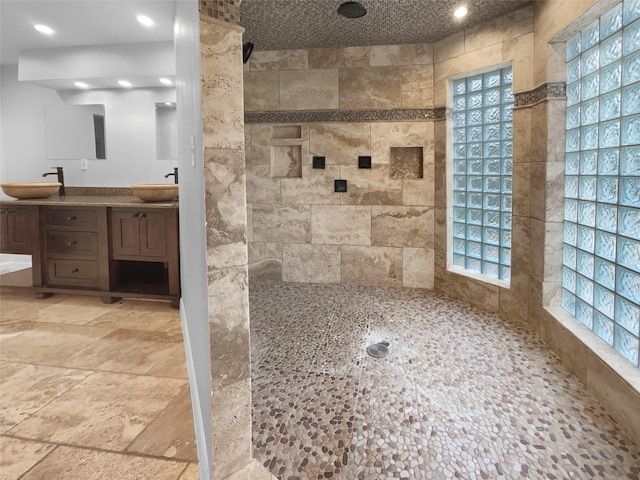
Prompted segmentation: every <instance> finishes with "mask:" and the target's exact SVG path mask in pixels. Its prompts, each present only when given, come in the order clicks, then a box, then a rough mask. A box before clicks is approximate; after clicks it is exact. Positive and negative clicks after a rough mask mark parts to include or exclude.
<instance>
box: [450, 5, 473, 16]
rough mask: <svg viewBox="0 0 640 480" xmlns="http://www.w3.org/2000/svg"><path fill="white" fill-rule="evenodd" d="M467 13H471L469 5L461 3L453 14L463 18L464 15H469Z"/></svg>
mask: <svg viewBox="0 0 640 480" xmlns="http://www.w3.org/2000/svg"><path fill="white" fill-rule="evenodd" d="M467 13H469V10H467V7H466V6H464V5H460V6H459V7H458V8H456V9H455V11H454V12H453V16H454V17H456V18H463V17H466V16H467Z"/></svg>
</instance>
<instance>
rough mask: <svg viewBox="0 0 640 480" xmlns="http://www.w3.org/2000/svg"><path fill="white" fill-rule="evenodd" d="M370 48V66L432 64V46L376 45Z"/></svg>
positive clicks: (415, 44) (427, 44) (420, 44)
mask: <svg viewBox="0 0 640 480" xmlns="http://www.w3.org/2000/svg"><path fill="white" fill-rule="evenodd" d="M370 48H371V66H389V65H429V64H432V63H433V44H431V43H414V44H403V45H376V46H373V47H370Z"/></svg>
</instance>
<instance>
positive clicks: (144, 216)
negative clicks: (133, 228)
mask: <svg viewBox="0 0 640 480" xmlns="http://www.w3.org/2000/svg"><path fill="white" fill-rule="evenodd" d="M133 216H134V217H136V218H147V214H146V213H140V212H138V213H134V214H133Z"/></svg>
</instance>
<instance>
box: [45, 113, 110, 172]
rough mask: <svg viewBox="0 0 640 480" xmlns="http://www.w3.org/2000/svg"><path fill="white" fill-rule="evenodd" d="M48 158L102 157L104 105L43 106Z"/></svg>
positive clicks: (104, 151) (104, 150) (104, 153)
mask: <svg viewBox="0 0 640 480" xmlns="http://www.w3.org/2000/svg"><path fill="white" fill-rule="evenodd" d="M44 118H45V130H46V144H47V158H48V159H49V160H69V159H81V158H86V159H88V160H102V159H106V158H107V157H106V148H105V128H104V122H105V118H104V105H46V106H45V107H44Z"/></svg>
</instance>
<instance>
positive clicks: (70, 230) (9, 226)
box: [0, 199, 180, 307]
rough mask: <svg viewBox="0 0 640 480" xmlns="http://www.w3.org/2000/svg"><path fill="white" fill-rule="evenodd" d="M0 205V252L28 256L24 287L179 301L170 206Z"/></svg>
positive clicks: (109, 298) (42, 292) (39, 292)
mask: <svg viewBox="0 0 640 480" xmlns="http://www.w3.org/2000/svg"><path fill="white" fill-rule="evenodd" d="M108 202H109V200H108V199H97V200H95V203H94V204H92V203H93V202H92V201H91V200H89V201H87V202H86V203H82V204H78V203H74V204H72V205H64V204H61V203H62V202H61V201H58V202H56V203H53V202H51V203H49V202H48V201H47V200H43V202H42V203H33V204H30V205H24V204H23V205H15V204H13V202H0V222H1V223H0V252H2V253H16V254H30V255H31V257H32V278H33V283H32V287H31V288H32V290H33V292H34V293H35V294H36V296H37V297H39V298H46V297H48V296H50V295H53V294H56V293H71V294H81V295H92V296H100V297H102V299H103V301H105V302H106V303H112V302H114V301H116V300H118V299H120V298H122V297H128V298H154V299H165V300H171V304H172V306H174V307H177V306H178V301H179V298H180V260H179V239H178V208H177V206H173V205H172V206H162V207H161V206H147V205H122V206H121V205H118V203H123V202H122V201H121V200H120V201H117V202H115V203H116V206H111V205H109V203H108Z"/></svg>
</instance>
